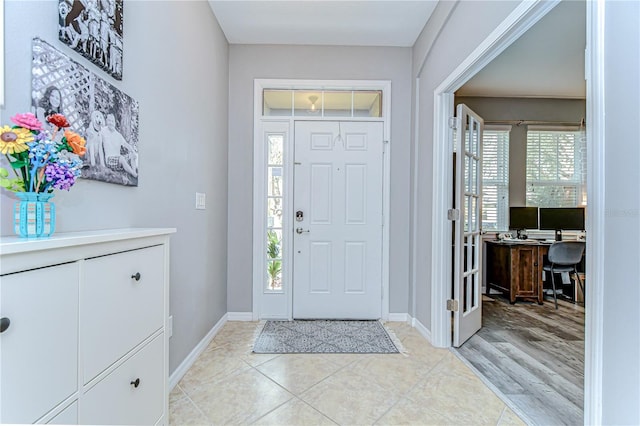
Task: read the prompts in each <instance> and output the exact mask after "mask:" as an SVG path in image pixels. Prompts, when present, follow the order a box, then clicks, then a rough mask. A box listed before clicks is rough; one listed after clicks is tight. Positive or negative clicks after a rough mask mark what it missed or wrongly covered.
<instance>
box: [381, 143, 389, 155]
mask: <svg viewBox="0 0 640 426" xmlns="http://www.w3.org/2000/svg"><path fill="white" fill-rule="evenodd" d="M387 145H389V141H382V153H383V154H386V153H387Z"/></svg>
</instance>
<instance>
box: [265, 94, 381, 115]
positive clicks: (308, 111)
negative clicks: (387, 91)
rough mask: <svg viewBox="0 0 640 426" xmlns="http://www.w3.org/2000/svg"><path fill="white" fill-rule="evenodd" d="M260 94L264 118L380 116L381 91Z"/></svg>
mask: <svg viewBox="0 0 640 426" xmlns="http://www.w3.org/2000/svg"><path fill="white" fill-rule="evenodd" d="M262 95H263V96H262V99H263V105H262V115H263V116H267V117H269V116H271V117H273V116H278V117H305V118H309V117H382V90H282V89H265V90H264V91H263V93H262Z"/></svg>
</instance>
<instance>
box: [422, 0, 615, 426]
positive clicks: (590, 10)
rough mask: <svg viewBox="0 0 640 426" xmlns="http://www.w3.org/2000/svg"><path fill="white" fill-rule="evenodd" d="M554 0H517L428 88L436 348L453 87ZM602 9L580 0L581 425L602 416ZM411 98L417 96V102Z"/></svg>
mask: <svg viewBox="0 0 640 426" xmlns="http://www.w3.org/2000/svg"><path fill="white" fill-rule="evenodd" d="M557 3H558V1H556V0H553V1H544V0H533V1H527V2H522V3H520V4H519V5H518V6H517V7H516V8H515V9H514V11H513V12H512V13H511V14H510V15H509V16H508V17H507V18H506V19H505V20H504V21H503V22H502V23H501V24H500V25H499V26H498V27H497V28H496V29H495V30H494V31H493V32H492V33H491V34H490V35H489V37H487V38H486V39H485V40H484V41H483V42H482V43H481V44H480V45H479V46H478V47H477V48H476V49H475V50H474V51H473V52H472V53H471V54H470V55H469V56H468V57H467V58H466V59H465V60H464V61H463V62H462V63H461V64H460V65H459V66H458V67H457V68H456V69H455V70H454V71H453V72H452V73H451V74H450V75H449V76H448V77H447V78H446V79H445V80H444V81H443V82H442V83H441V84H440V85H439V86H438V87H437V88H436V90H435V91H434V136H433V141H434V142H433V177H434V182H433V211H432V224H431V225H432V232H433V235H432V237H433V238H432V251H431V252H432V258H431V262H432V263H431V271H432V272H431V283H432V285H431V290H432V292H431V300H432V305H431V337H432V343H433V344H434V345H436V346H439V347H450V346H451V321H450V318H451V314H450V312H448V311H447V310H446V300H447V299H448V298H450V296H451V268H450V265H451V253H450V250H442V249H441V248H442V247H447V246H448V245H449V244H450V238H451V223H450V222H449V221H448V220H447V208H448V206H449V204H450V202H449V200H450V199H451V197H450V195H451V194H450V188H451V176H450V175H451V173H450V166H449V165H450V164H451V161H450V157H449V151H450V146H449V129H448V119H449V117H450V116H451V115H452V114H453V106H454V95H453V93H454V92H455V91H456V90H457V89H458V88H460V87H461V86H462V85H463V84H464V83H465V82H467V81H468V80H469V79H470V78H471V77H472V76H473V75H475V74H476V73H478V72H479V71H480V70H482V69H483V68H484V67H485V66H486V65H487V64H488V63H489V62H491V61H492V60H493V59H494V58H495V57H496V56H498V55H499V54H500V53H501V52H502V51H504V50H505V49H506V48H507V47H508V46H509V45H511V44H512V43H513V42H514V41H515V40H516V39H517V38H518V37H520V36H521V35H522V34H523V33H524V32H526V31H527V30H528V29H529V28H530V27H531V26H533V25H534V24H535V23H536V22H537V21H538V20H540V19H541V18H542V17H543V16H544V15H546V14H547V13H548V12H549V11H550V10H551V9H553V7H555V6H556V5H557ZM604 9H605V0H597V1H594V2H587V52H589V55H588V57H587V61H586V65H587V67H586V68H587V120H588V121H587V122H588V123H589V124H588V126H587V138H588V140H589V141H591V143H589V144H587V146H588V148H587V149H588V150H589V151H588V154H587V155H588V158H589V160H588V161H589V172H588V180H587V182H588V185H587V192H588V200H589V211H590V213H589V215H588V219H587V226H586V227H587V234H588V235H589V238H588V239H587V274H589V286H588V289H587V290H586V291H587V298H586V300H587V308H586V309H587V312H588V315H587V318H586V324H585V387H584V394H585V403H584V406H585V411H584V423H585V424H600V423H601V421H602V352H603V346H602V326H601V324H602V318H603V297H602V292H603V282H604V277H603V276H602V268H598V267H597V266H598V265H603V264H604V253H603V252H602V247H598V246H597V245H596V244H593V242H594V241H603V240H604V223H603V220H604V217H605V204H604V198H605V186H604V182H605V176H604V171H605V167H604V121H603V118H604V117H603V111H604V97H605V94H604V67H603V64H604V47H603V46H604V42H603V41H604ZM416 103H417V102H416Z"/></svg>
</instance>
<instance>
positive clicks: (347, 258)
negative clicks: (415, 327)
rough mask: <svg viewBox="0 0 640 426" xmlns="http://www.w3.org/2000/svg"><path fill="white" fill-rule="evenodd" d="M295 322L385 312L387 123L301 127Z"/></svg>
mask: <svg viewBox="0 0 640 426" xmlns="http://www.w3.org/2000/svg"><path fill="white" fill-rule="evenodd" d="M294 138H295V175H294V211H302V212H303V217H302V220H301V221H296V222H295V224H294V229H295V230H294V233H293V235H294V237H293V238H294V265H293V317H294V318H343V319H346V318H352V319H356V318H358V319H377V318H380V316H381V312H382V309H381V308H382V306H381V303H382V165H383V140H382V139H383V127H382V123H380V122H373V123H367V122H340V123H338V122H305V121H297V122H296V123H295V134H294Z"/></svg>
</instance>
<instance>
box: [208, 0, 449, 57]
mask: <svg viewBox="0 0 640 426" xmlns="http://www.w3.org/2000/svg"><path fill="white" fill-rule="evenodd" d="M209 4H210V5H211V9H213V13H214V14H215V15H216V18H218V22H219V23H220V26H221V27H222V31H224V34H225V36H226V37H227V40H228V41H229V43H231V44H314V45H346V46H401V47H411V46H413V44H414V43H415V41H416V39H417V38H418V35H420V32H421V31H422V29H423V28H424V25H425V23H426V22H427V20H428V19H429V16H431V13H432V12H433V9H435V7H436V4H437V1H436V0H421V1H416V0H413V1H401V0H396V1H378V0H360V1H336V0H297V1H276V0H261V1H248V0H222V1H216V0H209Z"/></svg>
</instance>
